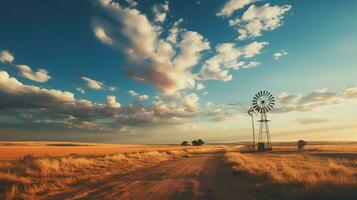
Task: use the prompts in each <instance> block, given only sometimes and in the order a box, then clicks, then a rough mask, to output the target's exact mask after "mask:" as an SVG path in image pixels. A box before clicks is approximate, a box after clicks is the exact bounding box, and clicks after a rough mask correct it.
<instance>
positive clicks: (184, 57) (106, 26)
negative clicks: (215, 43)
mask: <svg viewBox="0 0 357 200" xmlns="http://www.w3.org/2000/svg"><path fill="white" fill-rule="evenodd" d="M99 4H100V6H101V8H102V9H104V10H105V12H106V13H107V14H108V16H109V17H110V18H111V20H102V19H98V18H94V20H93V30H94V32H95V35H96V36H97V37H98V39H99V40H100V41H102V42H103V43H104V44H106V45H109V46H111V47H114V48H117V49H119V50H121V51H122V52H123V53H124V54H125V55H126V56H127V58H128V61H129V67H127V68H126V72H127V74H128V75H129V76H130V77H131V78H133V79H134V80H137V81H141V82H145V83H149V84H151V85H153V86H155V87H156V88H158V89H159V90H160V91H162V92H163V93H165V94H167V95H172V94H175V93H176V92H178V91H180V90H183V89H185V88H192V87H194V85H195V76H194V75H193V74H192V72H191V69H192V67H193V66H195V65H196V64H197V63H198V62H199V60H200V58H201V56H200V54H201V52H203V51H205V50H208V49H209V43H208V41H206V39H204V38H203V37H202V36H201V35H200V34H199V33H197V32H193V31H188V30H181V29H179V28H178V26H179V23H180V22H177V23H176V25H175V28H173V29H172V32H171V33H169V36H168V38H162V36H161V31H160V30H158V29H157V27H155V26H154V25H153V24H152V23H151V22H150V21H149V20H148V18H147V16H146V15H144V14H142V13H141V12H140V11H139V10H137V9H134V8H123V7H122V6H121V5H120V4H118V3H114V2H112V1H110V0H100V1H99ZM165 9H166V8H165ZM167 9H168V8H167ZM98 28H100V29H102V30H103V31H101V32H102V33H101V34H99V35H98V34H97V33H96V32H98V31H96V30H97V29H98ZM104 33H105V34H104ZM104 36H105V37H104ZM173 43H175V44H173Z"/></svg>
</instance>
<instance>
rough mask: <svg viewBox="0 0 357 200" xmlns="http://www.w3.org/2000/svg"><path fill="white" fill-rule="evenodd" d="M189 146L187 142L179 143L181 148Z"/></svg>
mask: <svg viewBox="0 0 357 200" xmlns="http://www.w3.org/2000/svg"><path fill="white" fill-rule="evenodd" d="M189 145H190V144H189V143H188V142H187V141H183V142H182V143H181V146H189Z"/></svg>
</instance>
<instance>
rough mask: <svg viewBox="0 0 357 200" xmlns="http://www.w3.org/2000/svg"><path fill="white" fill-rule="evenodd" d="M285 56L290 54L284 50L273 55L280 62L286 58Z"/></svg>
mask: <svg viewBox="0 0 357 200" xmlns="http://www.w3.org/2000/svg"><path fill="white" fill-rule="evenodd" d="M285 55H288V52H286V51H285V50H284V49H282V50H280V51H278V52H275V53H274V54H273V56H274V59H275V60H279V59H280V57H282V56H285Z"/></svg>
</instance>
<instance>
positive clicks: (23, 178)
mask: <svg viewBox="0 0 357 200" xmlns="http://www.w3.org/2000/svg"><path fill="white" fill-rule="evenodd" d="M192 151H194V150H192ZM187 154H188V152H187V151H186V150H172V151H170V150H167V151H149V152H138V153H122V154H113V155H100V156H99V155H87V156H83V155H81V156H79V155H75V154H71V155H68V156H61V157H53V156H42V157H34V156H31V155H27V156H25V157H23V158H22V159H19V160H15V161H0V183H1V184H0V199H35V198H36V197H37V196H38V195H41V194H45V193H48V192H55V191H61V190H64V189H66V188H67V187H68V186H74V185H76V184H81V183H84V182H85V183H88V182H95V181H98V180H101V179H103V178H105V177H106V176H108V175H110V174H114V173H115V174H124V173H128V172H131V171H134V170H137V169H140V168H143V167H150V166H153V165H155V164H157V163H160V162H163V161H167V160H171V159H175V158H179V157H182V156H185V155H187Z"/></svg>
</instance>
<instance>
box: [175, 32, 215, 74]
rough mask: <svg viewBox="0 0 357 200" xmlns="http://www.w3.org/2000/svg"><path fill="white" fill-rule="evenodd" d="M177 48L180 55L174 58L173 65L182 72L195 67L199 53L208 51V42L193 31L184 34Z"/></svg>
mask: <svg viewBox="0 0 357 200" xmlns="http://www.w3.org/2000/svg"><path fill="white" fill-rule="evenodd" d="M178 46H179V48H180V53H179V54H178V55H177V57H176V58H175V60H174V65H175V67H176V68H178V69H180V70H182V71H184V70H186V69H189V68H190V67H193V66H195V65H196V64H197V63H198V61H199V60H200V59H201V56H200V53H201V52H202V51H204V50H208V49H210V47H209V42H207V41H206V40H205V39H204V38H203V37H202V36H201V35H200V34H198V33H197V32H193V31H187V32H184V33H183V35H182V41H181V42H180V44H179V45H178Z"/></svg>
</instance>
